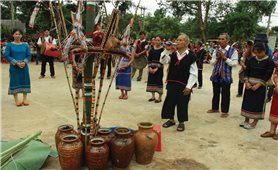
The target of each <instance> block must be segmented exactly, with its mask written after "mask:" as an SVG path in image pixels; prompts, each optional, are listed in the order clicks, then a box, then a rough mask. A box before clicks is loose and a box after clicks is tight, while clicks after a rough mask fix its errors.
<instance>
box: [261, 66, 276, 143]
mask: <svg viewBox="0 0 278 170" xmlns="http://www.w3.org/2000/svg"><path fill="white" fill-rule="evenodd" d="M274 83H275V85H276V87H275V90H274V93H273V99H272V104H271V109H270V115H269V121H270V123H271V124H270V130H269V131H267V132H265V133H263V134H261V137H263V138H267V137H272V138H273V139H275V140H278V134H276V128H277V124H278V69H277V68H276V71H275V73H274Z"/></svg>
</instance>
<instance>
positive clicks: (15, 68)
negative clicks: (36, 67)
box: [4, 29, 32, 107]
mask: <svg viewBox="0 0 278 170" xmlns="http://www.w3.org/2000/svg"><path fill="white" fill-rule="evenodd" d="M12 34H13V39H14V40H13V41H12V42H11V43H8V44H7V47H6V50H5V54H4V57H5V58H6V59H7V60H8V61H9V63H10V86H9V92H8V94H9V95H13V96H14V100H15V104H16V106H18V107H19V106H22V105H24V106H28V105H29V102H28V100H27V93H31V85H30V75H29V68H28V63H29V62H30V60H31V57H32V56H31V53H30V48H29V45H28V44H27V43H24V42H21V38H22V35H23V32H22V31H21V30H19V29H15V30H14V31H13V32H12ZM18 93H23V101H22V102H20V101H19V100H18Z"/></svg>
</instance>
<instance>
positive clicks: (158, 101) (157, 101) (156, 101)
mask: <svg viewBox="0 0 278 170" xmlns="http://www.w3.org/2000/svg"><path fill="white" fill-rule="evenodd" d="M161 101H162V100H155V101H154V102H155V103H160V102H161Z"/></svg>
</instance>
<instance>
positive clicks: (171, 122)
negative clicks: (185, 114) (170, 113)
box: [162, 120, 176, 128]
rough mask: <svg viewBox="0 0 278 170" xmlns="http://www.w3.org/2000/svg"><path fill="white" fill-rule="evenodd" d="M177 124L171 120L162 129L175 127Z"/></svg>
mask: <svg viewBox="0 0 278 170" xmlns="http://www.w3.org/2000/svg"><path fill="white" fill-rule="evenodd" d="M175 124H176V123H175V122H173V121H171V120H168V121H167V122H165V123H164V124H163V125H162V127H164V128H168V127H171V126H174V125H175Z"/></svg>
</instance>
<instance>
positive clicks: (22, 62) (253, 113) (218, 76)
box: [4, 30, 278, 140]
mask: <svg viewBox="0 0 278 170" xmlns="http://www.w3.org/2000/svg"><path fill="white" fill-rule="evenodd" d="M48 35H49V31H48V30H45V36H44V37H42V38H40V39H39V40H38V44H43V43H44V42H49V43H54V42H53V39H52V38H51V37H50V36H48ZM139 35H140V39H139V40H135V41H134V42H133V43H132V44H131V45H129V44H127V43H126V44H122V48H123V49H124V50H125V51H126V54H127V55H126V56H125V57H122V58H121V60H120V61H119V66H118V68H117V76H116V89H119V90H121V95H120V96H119V99H128V91H130V90H131V79H132V77H134V75H135V73H136V69H139V76H138V77H137V81H141V79H142V74H143V68H144V65H147V69H148V80H147V86H146V91H147V92H150V93H151V98H150V99H148V101H149V102H152V101H154V102H156V103H159V102H161V101H162V94H163V76H164V75H163V74H164V71H163V69H164V64H169V66H168V69H167V79H166V80H167V85H166V89H167V94H166V98H165V100H164V103H163V107H162V112H161V118H162V119H168V120H167V121H166V122H165V123H164V124H163V125H162V126H163V127H164V128H169V127H171V126H173V125H175V124H176V122H175V119H174V115H175V114H174V113H175V107H177V119H178V126H177V131H184V130H185V125H184V122H185V121H188V103H189V100H190V97H191V93H192V89H193V88H194V87H195V86H196V85H197V84H198V88H199V89H201V88H202V86H203V82H202V69H203V60H204V58H205V55H206V51H205V49H204V47H203V45H202V43H201V42H197V43H196V50H191V49H190V47H189V43H190V39H189V37H188V36H187V35H186V34H184V33H182V34H180V35H179V36H178V37H177V39H176V42H175V45H173V43H172V42H170V41H168V42H164V43H162V38H161V37H160V36H157V37H155V38H154V39H153V40H152V43H151V45H148V43H147V42H146V39H145V38H146V34H145V32H140V34H139ZM13 37H14V40H13V41H12V42H11V43H8V44H7V47H6V50H5V54H4V57H5V58H6V59H7V60H8V61H9V62H10V86H9V92H8V93H9V94H12V95H14V99H15V103H16V106H21V105H29V102H28V100H27V93H30V92H31V88H30V76H29V71H28V63H29V62H30V60H31V55H30V49H29V47H28V45H27V44H26V43H24V42H21V37H22V31H20V30H15V31H14V32H13ZM229 43H230V36H229V35H228V34H227V33H222V34H220V35H219V37H218V45H219V46H218V48H216V49H215V50H214V51H213V54H212V59H211V61H210V63H211V64H212V65H214V68H213V70H212V75H211V77H210V80H211V81H212V86H213V97H212V107H211V109H209V110H208V111H207V113H219V112H221V117H222V118H227V117H228V116H229V108H230V88H231V84H232V82H233V79H232V68H233V67H235V66H237V65H238V60H239V59H238V58H239V54H238V51H237V50H236V49H235V48H234V47H232V46H230V45H229ZM268 52H269V47H268V46H267V42H265V41H260V40H259V39H256V41H255V42H254V45H253V43H252V41H248V42H247V48H246V51H244V53H243V57H242V58H241V59H240V63H241V66H242V70H241V71H240V76H241V78H240V80H241V83H243V82H244V85H245V90H244V95H243V102H242V107H241V115H242V116H243V117H244V118H245V120H244V121H243V122H242V123H240V126H241V127H244V128H245V129H253V128H255V127H256V125H257V123H258V121H259V120H261V119H264V112H265V103H266V93H267V87H268V86H269V84H268V82H269V81H270V80H271V77H272V75H274V76H273V77H274V83H275V84H276V85H277V83H278V73H277V69H276V72H275V73H274V74H273V71H274V68H275V64H276V65H277V61H276V62H275V63H274V62H273V60H272V59H271V58H270V56H269V55H270V54H269V53H268ZM145 60H146V61H145ZM42 61H43V63H44V64H42V72H41V78H44V76H45V75H44V74H45V69H43V67H45V63H46V62H49V64H50V67H53V64H51V63H52V62H53V61H52V60H50V57H47V56H45V60H44V59H43V60H42ZM81 64H82V63H81V62H80V56H78V55H75V54H74V51H72V65H73V68H74V69H73V71H74V72H75V75H77V76H76V77H73V81H75V80H76V81H78V82H79V85H78V86H76V87H74V88H78V89H81V88H82V75H81V70H82V65H81ZM50 71H51V76H52V78H55V77H54V76H55V72H54V70H53V69H52V68H51V69H50ZM241 86H242V84H241ZM274 91H275V92H274V95H273V100H272V105H271V112H270V118H269V120H270V121H271V128H270V131H267V132H265V133H264V134H262V135H261V136H262V137H273V138H274V139H276V140H277V139H278V135H277V134H276V128H277V124H278V108H277V107H278V104H277V101H278V97H277V95H278V88H277V86H276V87H275V90H274ZM18 93H23V101H22V102H20V101H19V99H18V96H17V94H18ZM155 93H158V97H156V96H155ZM220 96H221V107H219V103H220ZM254 99H255V100H254ZM219 108H221V109H219ZM250 119H252V120H253V122H251V123H250Z"/></svg>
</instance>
